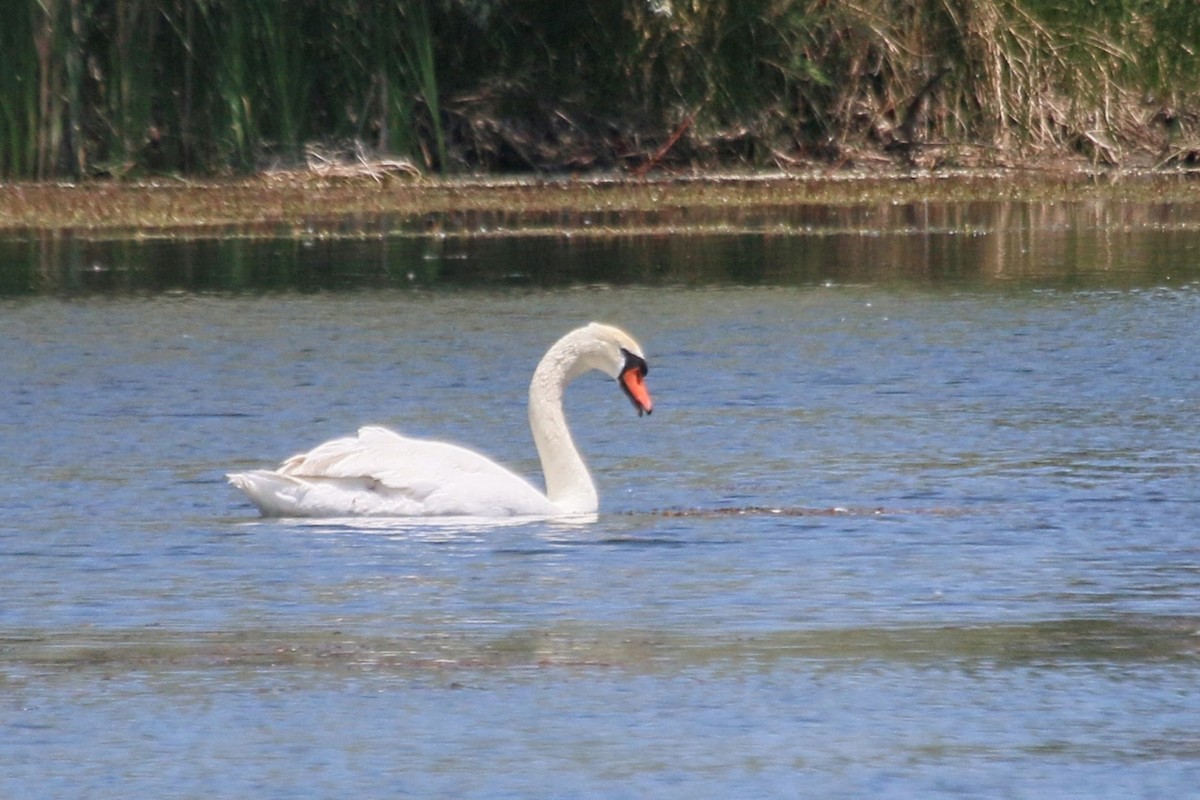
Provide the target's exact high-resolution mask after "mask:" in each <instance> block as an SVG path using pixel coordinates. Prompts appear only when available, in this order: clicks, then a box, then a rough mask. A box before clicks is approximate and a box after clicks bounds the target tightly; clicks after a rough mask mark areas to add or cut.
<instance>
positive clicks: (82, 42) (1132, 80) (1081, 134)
mask: <svg viewBox="0 0 1200 800" xmlns="http://www.w3.org/2000/svg"><path fill="white" fill-rule="evenodd" d="M11 6H12V7H11V8H10V9H9V14H8V16H7V17H6V21H5V25H4V26H0V52H4V53H5V69H4V70H3V71H0V177H3V178H7V179H17V178H20V179H27V178H33V179H57V178H60V177H63V176H67V177H74V178H83V177H88V176H99V175H104V176H116V177H124V176H128V175H144V174H147V173H177V174H210V175H211V174H229V173H243V172H249V171H257V170H263V169H267V168H271V167H274V166H283V167H297V166H304V165H306V164H310V163H318V162H319V163H324V164H328V163H330V162H334V161H340V162H342V163H345V164H348V165H351V166H353V165H355V164H369V163H374V162H378V160H380V159H385V160H389V161H391V162H394V163H400V162H402V163H404V164H406V165H411V169H414V170H419V171H422V172H443V173H445V172H454V171H464V170H470V171H555V170H559V171H561V170H573V171H588V170H603V169H609V170H611V169H629V170H634V171H642V172H644V171H647V170H649V169H652V168H656V167H657V168H684V167H698V168H705V167H713V166H738V167H761V166H775V167H779V166H784V167H786V166H790V165H792V164H795V163H800V162H811V161H823V162H829V163H834V164H842V163H861V162H863V161H873V160H879V159H892V160H895V161H898V162H900V163H907V164H919V165H925V166H938V165H949V166H970V165H973V164H995V163H1017V162H1020V161H1021V160H1023V159H1027V158H1029V157H1031V156H1052V157H1059V156H1064V155H1073V156H1080V157H1083V158H1085V159H1087V160H1090V161H1092V162H1095V163H1099V164H1114V165H1115V164H1123V165H1128V164H1130V163H1132V162H1138V163H1146V164H1152V165H1164V164H1179V163H1186V164H1195V163H1196V162H1197V161H1200V88H1197V87H1200V59H1198V58H1197V53H1196V49H1197V47H1198V46H1200V44H1198V43H1200V4H1197V3H1196V2H1194V0H1157V1H1156V2H1143V1H1142V0H849V1H848V2H828V1H827V0H579V2H576V3H556V2H549V0H391V1H384V0H256V2H250V3H246V2H237V3H235V2H232V0H93V1H92V2H84V0H36V2H27V3H14V4H11Z"/></svg>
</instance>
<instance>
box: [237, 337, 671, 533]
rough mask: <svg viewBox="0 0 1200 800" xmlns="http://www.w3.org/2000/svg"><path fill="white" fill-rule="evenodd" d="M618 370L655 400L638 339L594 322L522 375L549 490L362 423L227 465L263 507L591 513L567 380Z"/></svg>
mask: <svg viewBox="0 0 1200 800" xmlns="http://www.w3.org/2000/svg"><path fill="white" fill-rule="evenodd" d="M593 369H596V370H600V371H601V372H604V373H607V374H608V375H610V376H611V377H613V378H616V379H617V380H618V381H619V383H620V384H621V388H622V389H624V391H625V393H626V394H627V395H628V396H629V397H630V399H631V400H632V401H633V404H634V405H635V406H636V407H637V409H638V414H639V415H640V414H641V413H642V412H646V413H649V412H650V411H651V410H652V409H653V403H652V401H651V400H650V395H649V394H648V393H647V391H646V388H645V385H644V383H643V378H644V377H645V375H646V372H647V368H646V362H645V359H644V358H643V356H642V351H641V348H640V347H639V346H638V344H637V342H635V341H634V340H633V338H632V337H631V336H629V334H627V333H625V332H624V331H622V330H620V329H619V328H614V327H612V326H610V325H601V324H599V323H595V322H593V323H591V324H590V325H587V326H585V327H582V328H578V329H576V330H574V331H571V332H570V333H568V334H567V335H566V336H564V337H563V338H561V339H559V340H558V341H557V342H556V343H555V344H554V345H553V346H552V347H551V348H550V349H549V350H548V351H547V352H546V355H545V356H543V357H542V360H541V362H540V363H539V364H538V367H537V369H536V370H535V371H534V373H533V380H532V381H531V382H530V384H529V427H530V429H531V430H532V432H533V440H534V443H535V444H536V445H537V450H538V455H539V456H540V457H541V461H542V472H543V473H544V475H545V478H546V493H545V494H543V493H541V492H539V491H538V490H537V489H535V488H534V487H533V486H532V485H531V484H530V483H529V482H528V481H526V480H525V479H524V478H522V477H520V476H518V475H516V474H514V473H512V472H510V471H509V470H507V469H505V468H504V467H502V466H500V465H499V464H497V463H496V462H494V461H492V460H491V459H489V458H487V457H485V456H482V455H480V454H478V453H475V452H472V451H471V450H468V449H466V448H463V447H459V446H457V445H453V444H448V443H446V442H436V441H429V440H424V439H412V438H409V437H407V436H402V435H400V434H398V433H395V432H393V431H390V430H387V429H386V428H379V427H367V428H361V429H359V431H358V435H357V436H348V437H345V438H342V439H334V440H332V441H329V442H326V443H325V444H322V445H320V446H318V447H317V448H315V449H313V450H310V451H309V452H307V453H302V454H300V455H295V456H292V457H291V458H289V459H288V460H287V461H284V462H283V464H281V465H280V467H279V468H278V469H276V470H274V471H271V470H254V471H252V472H241V473H235V474H231V475H229V482H230V483H232V484H233V485H234V486H236V487H237V488H239V489H241V490H242V491H243V492H245V493H246V495H247V496H248V497H249V498H250V499H251V500H252V501H253V502H254V504H255V505H256V506H258V508H259V510H260V511H261V512H262V513H263V515H264V516H283V517H347V516H392V517H414V516H417V517H431V516H467V517H507V516H538V517H556V516H566V515H577V514H593V513H595V511H596V508H597V496H596V487H595V485H594V484H593V483H592V478H591V475H590V474H588V470H587V466H586V465H585V464H584V463H583V459H582V458H581V457H580V455H579V451H578V450H577V449H576V447H575V443H574V441H573V440H572V439H571V432H570V431H569V430H568V428H567V421H566V417H565V415H564V414H563V407H562V398H563V390H564V389H565V388H566V385H567V384H568V383H570V382H571V381H572V380H574V379H575V378H577V377H579V376H580V375H582V374H583V373H585V372H587V371H589V370H593Z"/></svg>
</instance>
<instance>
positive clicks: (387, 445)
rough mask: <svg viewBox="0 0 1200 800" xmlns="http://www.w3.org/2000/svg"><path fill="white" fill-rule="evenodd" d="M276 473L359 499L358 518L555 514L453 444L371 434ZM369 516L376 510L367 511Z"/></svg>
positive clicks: (541, 499)
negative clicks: (373, 514) (383, 515)
mask: <svg viewBox="0 0 1200 800" xmlns="http://www.w3.org/2000/svg"><path fill="white" fill-rule="evenodd" d="M276 474H278V475H279V476H281V477H283V478H290V479H293V480H295V481H298V482H301V483H303V484H309V485H311V486H313V488H314V489H315V488H317V487H325V488H326V489H329V490H336V491H337V492H338V493H341V494H344V495H346V497H347V499H350V497H351V495H354V496H356V497H357V499H356V500H355V501H354V503H353V508H347V509H344V510H346V511H351V510H353V511H355V513H363V512H364V511H366V513H378V514H386V513H394V514H397V515H402V516H413V515H421V516H434V515H447V514H453V515H466V516H510V515H516V514H537V515H542V514H553V513H554V512H555V511H556V509H555V507H554V506H553V505H552V504H551V503H550V501H549V500H547V499H546V497H545V495H543V494H542V493H541V492H539V491H538V490H537V489H535V488H534V487H533V486H532V485H530V484H529V482H528V481H526V480H525V479H523V478H521V477H519V476H517V475H515V474H513V473H512V472H510V471H509V470H507V469H505V468H504V467H502V466H500V465H499V464H497V463H496V462H494V461H492V460H491V459H489V458H487V457H485V456H482V455H480V454H479V453H475V452H473V451H471V450H468V449H466V448H464V447H459V446H457V445H453V444H448V443H446V442H437V441H429V440H426V439H413V438H410V437H407V436H401V435H400V434H398V433H395V432H393V431H390V430H388V429H386V428H379V427H366V428H361V429H360V430H359V431H358V435H357V436H347V437H345V438H342V439H334V440H332V441H329V442H326V443H325V444H322V445H320V446H318V447H316V448H315V449H313V450H311V451H309V452H307V453H301V454H300V455H296V456H292V457H291V458H289V459H288V460H287V461H285V462H283V464H282V465H280V467H279V469H278V470H277V471H276ZM368 509H370V510H368Z"/></svg>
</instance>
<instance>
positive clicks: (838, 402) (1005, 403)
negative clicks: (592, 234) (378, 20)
mask: <svg viewBox="0 0 1200 800" xmlns="http://www.w3.org/2000/svg"><path fill="white" fill-rule="evenodd" d="M823 213H824V214H825V216H824V217H821V219H824V220H825V222H821V220H816V221H815V222H814V221H812V220H809V221H808V222H805V223H804V224H803V225H798V226H797V228H796V230H793V231H792V232H791V233H787V234H779V233H769V232H767V233H765V232H762V231H755V230H752V229H742V230H738V231H734V232H731V233H729V234H726V235H710V236H704V237H688V236H667V235H663V236H642V237H625V238H597V239H591V238H585V239H580V238H577V237H575V238H567V237H563V238H536V237H481V238H473V239H458V238H449V239H422V238H400V239H375V240H368V239H359V240H354V241H343V242H330V241H323V240H322V241H307V242H305V241H299V242H293V241H279V242H261V241H251V240H241V239H236V238H232V239H226V240H223V241H196V242H155V241H149V242H89V241H85V240H79V239H74V238H71V237H65V238H57V239H51V240H37V241H9V242H5V243H2V244H0V274H3V275H4V278H3V281H2V282H0V294H2V295H3V297H0V336H2V337H3V342H4V344H3V348H2V350H0V353H2V355H0V366H2V367H3V369H2V370H0V407H2V408H3V409H4V414H3V417H2V418H0V458H2V459H3V475H4V480H3V484H2V486H0V564H2V565H3V569H2V570H0V796H3V797H87V798H91V799H93V800H94V799H96V798H129V797H163V798H165V797H171V798H212V797H256V798H307V797H313V798H324V797H361V798H367V797H396V796H409V797H466V798H473V797H478V798H492V797H554V798H579V797H604V798H621V797H627V798H642V797H656V798H674V797H679V798H684V797H685V798H689V800H696V798H709V797H712V798H728V797H801V796H803V797H868V796H869V797H883V798H889V797H914V798H931V797H989V798H990V797H1022V798H1024V797H1028V798H1047V797H1111V798H1130V797H1184V796H1193V795H1194V793H1195V791H1196V787H1197V786H1200V724H1198V721H1200V502H1198V501H1200V438H1198V436H1197V432H1198V431H1200V350H1198V349H1197V331H1198V330H1200V226H1197V225H1195V224H1194V223H1195V219H1196V218H1197V217H1198V216H1200V215H1197V214H1196V209H1194V208H1193V209H1190V210H1189V209H1185V210H1184V211H1179V210H1178V209H1175V208H1163V209H1156V208H1153V207H1139V208H1136V209H1129V208H1120V207H1111V206H1086V207H1082V206H1075V207H1023V206H997V207H970V206H965V205H964V206H952V207H944V208H936V209H929V208H916V209H913V208H902V209H899V210H897V211H895V212H894V214H895V215H896V218H892V217H888V218H887V219H878V218H874V217H872V214H871V213H868V212H867V211H863V210H858V211H837V210H831V211H826V212H823ZM839 215H843V216H842V217H839ZM845 215H849V216H845ZM883 216H887V215H886V214H885V215H883ZM831 220H832V221H831ZM906 220H907V221H906ZM749 227H750V228H752V227H753V226H752V225H751V226H749ZM590 319H601V320H606V321H610V322H614V323H616V324H619V325H621V326H623V327H625V328H627V329H628V330H630V331H631V332H632V333H633V334H634V335H635V336H636V337H637V338H638V339H639V340H640V342H641V343H642V345H643V346H644V348H645V350H646V354H647V357H648V360H649V362H650V375H649V378H648V381H649V386H650V389H651V391H652V393H653V395H654V399H655V402H656V407H655V413H654V414H653V416H651V417H646V418H641V419H639V418H638V417H637V416H636V415H635V414H634V413H633V410H632V409H631V408H630V405H629V403H628V402H627V400H626V399H625V398H624V397H623V396H622V395H621V393H620V391H619V390H618V389H617V387H616V386H615V385H613V383H612V382H611V381H609V380H608V379H606V378H601V377H598V376H597V375H595V374H593V375H592V376H589V377H587V378H585V379H582V380H580V381H579V382H578V383H577V384H575V385H574V386H572V388H571V390H570V391H569V392H568V396H567V406H568V414H569V417H570V420H571V423H572V428H573V431H574V433H575V436H576V439H577V441H578V443H579V444H580V448H581V450H582V451H583V453H584V455H585V457H586V459H587V460H588V462H589V465H590V467H591V470H592V472H593V475H594V476H595V478H596V482H597V485H598V487H599V491H600V502H601V513H600V516H599V519H598V520H597V521H596V522H594V523H592V524H580V525H569V524H563V523H553V522H535V523H524V524H515V525H494V526H487V525H475V526H470V525H460V526H452V527H447V526H439V525H434V524H429V523H427V522H419V521H418V522H402V521H385V520H373V521H362V522H358V523H356V522H354V521H347V520H342V521H334V522H307V523H300V522H296V521H287V520H282V521H280V520H262V519H259V518H258V517H257V516H256V513H255V511H254V510H253V508H252V507H251V506H250V505H249V504H248V503H247V502H246V501H245V500H244V499H243V498H242V497H241V496H240V495H239V494H238V493H237V492H236V491H234V490H233V489H232V488H230V487H229V486H227V485H226V484H225V482H224V478H223V474H224V473H225V472H226V471H228V470H233V469H245V468H256V467H265V466H272V465H274V464H275V463H277V462H278V461H279V460H281V459H282V458H284V457H286V456H288V455H291V454H292V453H294V452H297V451H299V450H302V449H307V448H309V447H311V446H313V445H315V444H317V443H319V442H321V441H324V440H325V439H328V438H332V437H334V436H339V435H344V434H347V433H350V432H352V431H353V430H354V429H355V428H356V427H358V426H360V425H362V424H368V423H375V424H384V425H388V426H392V427H395V428H398V429H401V430H404V431H406V432H409V433H412V434H419V435H423V436H429V437H434V438H441V439H448V440H453V441H457V442H460V443H464V444H467V445H469V446H472V447H474V448H476V449H479V450H481V451H483V452H485V453H487V454H489V455H491V456H493V457H495V458H496V459H497V460H499V461H501V462H502V463H505V464H508V465H510V466H512V467H513V468H515V469H516V470H517V471H520V472H523V473H525V474H529V475H531V476H534V477H535V478H536V479H540V476H538V464H537V460H536V457H535V454H534V451H533V447H532V443H531V442H530V440H529V433H528V429H527V425H526V421H525V410H524V403H525V392H526V389H527V384H528V380H529V376H530V374H531V371H532V369H533V367H534V365H535V364H536V363H537V360H538V358H539V357H540V356H541V354H542V352H543V351H544V349H545V348H546V347H547V346H549V344H551V343H552V342H553V341H554V339H556V338H557V337H558V335H559V334H560V333H562V332H565V331H566V330H568V329H570V328H571V327H573V326H576V325H577V324H580V323H582V322H586V321H588V320H590Z"/></svg>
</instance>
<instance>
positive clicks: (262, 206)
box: [0, 163, 1200, 240]
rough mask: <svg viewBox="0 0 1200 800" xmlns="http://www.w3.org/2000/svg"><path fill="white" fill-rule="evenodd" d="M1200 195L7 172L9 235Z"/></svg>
mask: <svg viewBox="0 0 1200 800" xmlns="http://www.w3.org/2000/svg"><path fill="white" fill-rule="evenodd" d="M1086 201H1093V202H1095V201H1100V202H1117V203H1123V202H1138V203H1158V204H1172V203H1185V204H1197V203H1200V170H1196V169H1172V170H1150V169H1123V170H1117V169H1107V168H1104V169H1102V168H1094V167H1091V166H1089V165H1080V164H1071V163H1060V164H1057V165H1054V166H1049V167H1048V166H1035V167H1030V168H1001V169H971V170H937V171H929V170H897V169H880V170H874V171H871V170H866V169H862V168H857V169H843V170H838V169H809V170H803V171H789V172H770V173H766V172H753V173H736V172H730V173H716V174H695V175H652V176H648V177H643V178H639V177H633V176H630V175H627V174H610V175H587V176H549V177H547V176H513V177H509V176H502V177H494V176H493V177H488V176H475V177H451V178H426V177H414V176H412V175H411V174H407V173H398V172H395V171H391V170H388V169H386V166H384V167H380V168H374V167H373V166H372V165H363V166H361V167H355V168H351V169H341V170H338V171H336V172H318V171H308V170H293V171H286V172H265V173H259V174H256V175H253V176H248V177H245V178H236V179H213V180H202V181H195V180H187V179H181V178H170V177H160V178H155V179H147V180H142V181H136V182H116V181H106V182H99V181H92V182H85V183H79V184H71V183H31V182H14V183H0V238H7V239H14V238H16V239H22V238H34V237H43V236H71V237H75V238H80V239H85V240H86V239H123V238H212V237H224V236H240V237H249V238H350V237H364V236H387V235H401V236H402V235H412V236H417V235H422V236H424V235H441V236H480V235H493V236H494V235H555V234H560V235H563V234H566V235H574V234H579V235H592V236H595V235H638V234H654V233H672V232H689V231H691V232H697V231H698V232H705V231H707V230H709V229H716V230H720V229H721V228H722V225H723V222H722V221H723V220H727V219H729V218H731V217H737V216H742V217H744V216H745V215H747V214H751V213H755V212H759V213H760V214H761V215H763V217H762V218H763V219H766V220H768V223H767V230H776V228H778V232H781V233H782V232H787V231H786V224H784V223H780V225H783V227H778V226H776V227H772V225H771V224H770V222H769V220H770V219H772V218H774V217H778V218H779V219H783V218H784V217H785V216H786V212H788V211H789V210H792V211H794V210H797V209H804V208H806V207H815V206H834V207H852V206H875V205H884V206H897V205H904V204H912V203H923V202H930V203H943V204H969V203H979V202H989V203H995V202H1013V203H1057V202H1086Z"/></svg>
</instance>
